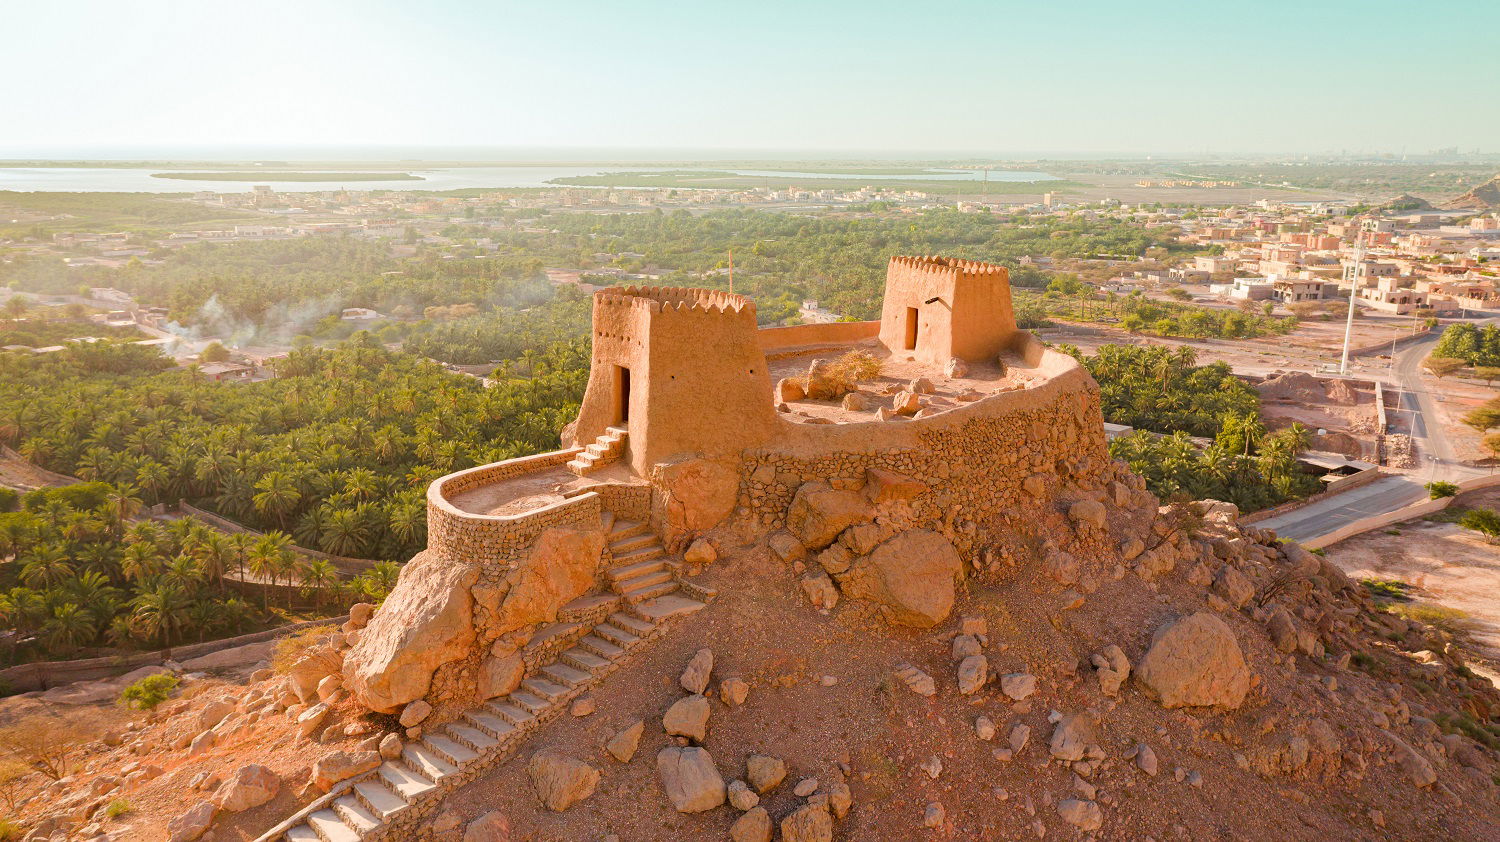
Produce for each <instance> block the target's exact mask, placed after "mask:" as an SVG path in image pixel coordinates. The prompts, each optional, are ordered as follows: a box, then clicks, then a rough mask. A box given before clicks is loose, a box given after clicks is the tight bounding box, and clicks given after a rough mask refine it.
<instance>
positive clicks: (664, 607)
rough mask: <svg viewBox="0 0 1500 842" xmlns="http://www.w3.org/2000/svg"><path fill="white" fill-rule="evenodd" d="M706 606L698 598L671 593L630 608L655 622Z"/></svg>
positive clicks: (693, 611)
mask: <svg viewBox="0 0 1500 842" xmlns="http://www.w3.org/2000/svg"><path fill="white" fill-rule="evenodd" d="M704 607H705V606H704V604H703V603H701V602H699V601H698V600H696V599H689V598H688V597H685V596H678V595H676V594H669V595H667V596H659V597H656V598H655V599H651V600H647V601H645V602H642V603H638V604H636V605H632V606H631V607H630V610H631V611H633V612H635V614H636V616H638V617H641V618H642V619H645V620H649V621H651V622H653V623H660V622H661V621H662V620H665V619H668V618H669V617H677V616H680V615H686V614H692V613H695V612H698V611H702V610H703V609H704Z"/></svg>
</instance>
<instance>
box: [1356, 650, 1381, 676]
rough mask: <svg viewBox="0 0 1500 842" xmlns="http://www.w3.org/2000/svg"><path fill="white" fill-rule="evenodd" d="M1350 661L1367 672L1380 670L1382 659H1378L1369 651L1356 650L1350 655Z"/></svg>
mask: <svg viewBox="0 0 1500 842" xmlns="http://www.w3.org/2000/svg"><path fill="white" fill-rule="evenodd" d="M1349 661H1350V663H1352V664H1354V665H1355V666H1356V667H1358V668H1359V669H1361V670H1363V671H1365V672H1372V673H1373V672H1379V671H1380V661H1378V660H1376V659H1375V656H1374V655H1371V654H1370V653H1368V652H1355V653H1354V654H1353V655H1350V656H1349Z"/></svg>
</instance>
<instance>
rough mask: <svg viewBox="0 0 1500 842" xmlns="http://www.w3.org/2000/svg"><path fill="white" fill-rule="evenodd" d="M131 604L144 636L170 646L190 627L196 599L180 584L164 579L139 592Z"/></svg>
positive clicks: (132, 613) (133, 615) (135, 620)
mask: <svg viewBox="0 0 1500 842" xmlns="http://www.w3.org/2000/svg"><path fill="white" fill-rule="evenodd" d="M131 607H132V611H131V619H132V621H133V623H134V625H135V627H136V628H137V629H138V630H139V632H140V634H141V636H142V637H145V638H147V639H149V640H156V641H159V642H161V643H162V644H164V645H170V643H171V641H173V640H178V639H179V638H180V635H181V633H182V630H183V629H184V628H186V626H187V622H188V618H189V614H188V612H189V610H190V609H191V607H192V599H191V598H190V597H189V596H188V595H187V593H186V592H184V591H183V590H182V589H181V588H180V587H178V586H177V585H174V584H172V583H170V582H166V581H161V582H158V583H156V584H155V585H154V586H152V587H150V588H147V589H145V590H142V591H141V592H140V593H139V594H137V595H136V597H135V599H133V600H131Z"/></svg>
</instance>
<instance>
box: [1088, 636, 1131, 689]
mask: <svg viewBox="0 0 1500 842" xmlns="http://www.w3.org/2000/svg"><path fill="white" fill-rule="evenodd" d="M1089 662H1090V663H1092V664H1093V665H1094V669H1095V671H1096V675H1098V677H1099V692H1101V693H1103V694H1104V695H1106V696H1116V695H1119V693H1120V685H1121V684H1123V683H1124V682H1125V679H1127V678H1129V677H1130V659H1128V658H1126V657H1125V652H1124V651H1123V650H1122V649H1120V647H1118V646H1115V645H1114V644H1110V645H1109V646H1108V647H1106V648H1105V650H1104V651H1103V652H1100V653H1099V654H1097V655H1094V656H1093V657H1092V658H1090V659H1089Z"/></svg>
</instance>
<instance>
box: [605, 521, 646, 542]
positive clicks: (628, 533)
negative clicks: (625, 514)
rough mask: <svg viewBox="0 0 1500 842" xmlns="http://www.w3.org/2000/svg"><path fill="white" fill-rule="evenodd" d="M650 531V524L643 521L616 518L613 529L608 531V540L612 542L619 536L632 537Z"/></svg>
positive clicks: (618, 538) (619, 537)
mask: <svg viewBox="0 0 1500 842" xmlns="http://www.w3.org/2000/svg"><path fill="white" fill-rule="evenodd" d="M650 531H651V524H649V523H646V522H645V521H641V520H625V519H624V518H617V519H616V520H615V527H614V529H611V530H610V532H609V540H610V541H612V542H613V541H618V540H620V539H621V538H634V537H635V536H637V535H644V534H646V533H647V532H650Z"/></svg>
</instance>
